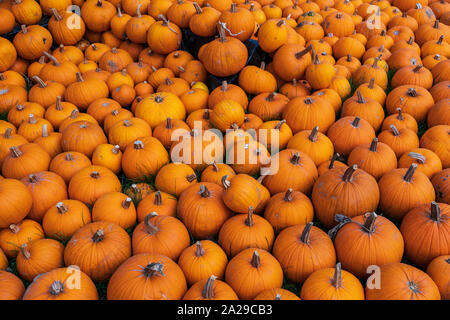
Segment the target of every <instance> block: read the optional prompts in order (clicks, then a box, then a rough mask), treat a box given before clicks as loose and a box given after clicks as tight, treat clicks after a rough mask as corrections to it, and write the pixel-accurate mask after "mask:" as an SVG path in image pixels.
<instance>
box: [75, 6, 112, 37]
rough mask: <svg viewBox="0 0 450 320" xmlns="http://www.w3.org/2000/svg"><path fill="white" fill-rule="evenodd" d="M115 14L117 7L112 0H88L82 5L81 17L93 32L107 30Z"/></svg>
mask: <svg viewBox="0 0 450 320" xmlns="http://www.w3.org/2000/svg"><path fill="white" fill-rule="evenodd" d="M115 14H116V8H115V7H114V5H113V4H112V3H111V2H110V1H102V0H100V1H99V0H88V1H86V2H84V4H83V5H82V7H81V17H82V18H83V20H84V22H85V23H86V26H87V28H88V29H89V30H91V31H93V32H104V31H107V30H108V29H109V28H110V21H111V19H112V18H113V17H114V15H115Z"/></svg>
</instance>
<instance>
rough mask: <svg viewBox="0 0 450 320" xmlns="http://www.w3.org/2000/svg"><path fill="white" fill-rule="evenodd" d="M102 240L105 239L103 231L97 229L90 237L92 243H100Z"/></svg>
mask: <svg viewBox="0 0 450 320" xmlns="http://www.w3.org/2000/svg"><path fill="white" fill-rule="evenodd" d="M104 238H105V231H103V230H102V229H98V230H97V231H96V232H95V233H94V235H93V236H92V241H93V242H94V243H99V242H100V241H103V239H104Z"/></svg>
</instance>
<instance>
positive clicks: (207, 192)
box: [177, 182, 232, 275]
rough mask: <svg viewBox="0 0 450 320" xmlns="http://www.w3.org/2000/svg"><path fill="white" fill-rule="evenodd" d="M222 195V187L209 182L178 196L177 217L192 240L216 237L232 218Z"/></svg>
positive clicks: (193, 186) (186, 190)
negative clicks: (225, 223) (224, 224)
mask: <svg viewBox="0 0 450 320" xmlns="http://www.w3.org/2000/svg"><path fill="white" fill-rule="evenodd" d="M222 194H223V187H221V186H219V185H217V184H215V183H210V182H203V183H197V184H194V185H192V186H190V187H188V188H187V189H185V190H184V191H183V192H182V193H181V194H180V197H179V199H178V205H177V216H178V218H179V219H180V220H181V221H182V222H183V223H184V224H185V226H186V227H187V229H188V230H189V233H190V234H191V235H192V236H193V237H194V238H196V239H205V238H208V237H212V236H214V235H216V234H217V233H218V232H219V229H220V227H221V226H222V225H223V223H224V222H225V221H226V220H227V219H228V218H230V217H231V216H232V212H231V211H230V210H229V209H228V208H227V207H226V206H225V204H224V203H223V201H222ZM214 275H215V274H214Z"/></svg>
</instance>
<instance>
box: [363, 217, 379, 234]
mask: <svg viewBox="0 0 450 320" xmlns="http://www.w3.org/2000/svg"><path fill="white" fill-rule="evenodd" d="M377 217H378V216H377V214H376V213H375V212H369V213H367V214H366V216H365V220H364V224H363V228H364V230H365V231H366V232H368V233H373V232H374V231H375V221H376V219H377Z"/></svg>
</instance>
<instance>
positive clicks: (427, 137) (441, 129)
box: [420, 125, 450, 169]
mask: <svg viewBox="0 0 450 320" xmlns="http://www.w3.org/2000/svg"><path fill="white" fill-rule="evenodd" d="M449 132H450V126H447V125H438V126H434V127H432V128H430V129H428V130H427V131H425V133H424V134H423V135H422V137H421V138H420V147H421V148H425V149H429V150H431V151H433V152H434V153H435V154H437V156H438V157H439V158H440V159H441V162H442V167H443V168H444V169H445V168H448V167H450V153H449V152H448V150H449V149H448V148H449V146H450V144H449V138H450V135H449Z"/></svg>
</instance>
